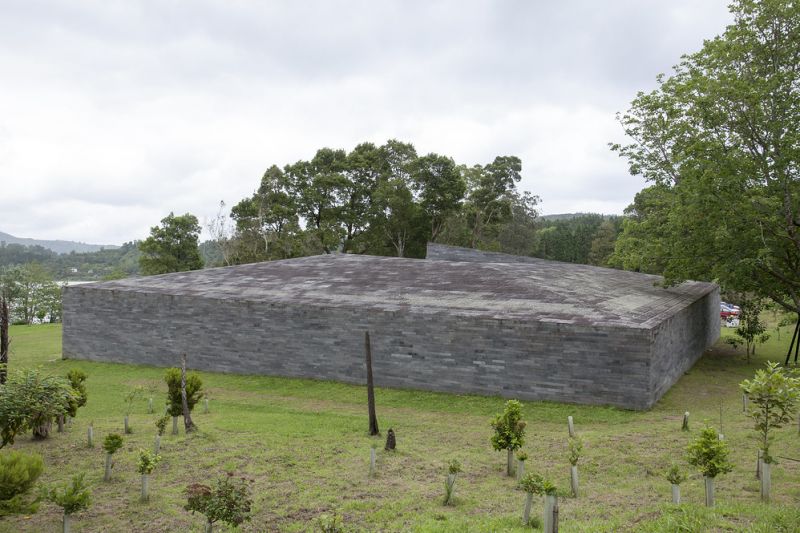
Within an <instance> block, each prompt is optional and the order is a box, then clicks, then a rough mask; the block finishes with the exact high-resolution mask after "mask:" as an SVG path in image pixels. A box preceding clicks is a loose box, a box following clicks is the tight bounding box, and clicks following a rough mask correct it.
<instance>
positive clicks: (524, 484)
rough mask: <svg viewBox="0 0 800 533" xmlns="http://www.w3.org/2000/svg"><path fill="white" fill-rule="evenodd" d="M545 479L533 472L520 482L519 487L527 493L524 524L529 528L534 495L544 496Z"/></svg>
mask: <svg viewBox="0 0 800 533" xmlns="http://www.w3.org/2000/svg"><path fill="white" fill-rule="evenodd" d="M544 485H545V479H544V478H543V477H542V476H541V475H539V474H534V473H533V472H531V473H530V474H526V475H525V476H523V477H522V479H520V481H519V486H520V488H521V489H522V490H524V491H525V507H524V510H523V511H522V524H523V525H525V526H527V525H528V524H529V523H530V521H531V506H532V504H533V495H534V494H538V495H542V494H544Z"/></svg>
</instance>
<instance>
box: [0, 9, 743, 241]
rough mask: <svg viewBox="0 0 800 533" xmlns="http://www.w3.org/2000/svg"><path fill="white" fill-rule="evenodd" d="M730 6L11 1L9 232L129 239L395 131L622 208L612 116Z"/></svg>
mask: <svg viewBox="0 0 800 533" xmlns="http://www.w3.org/2000/svg"><path fill="white" fill-rule="evenodd" d="M726 4H727V2H726V1H719V0H702V1H698V0H670V1H664V0H659V1H654V0H647V1H645V0H626V1H623V0H618V1H614V0H608V1H602V2H598V1H596V0H585V1H578V0H573V1H563V2H545V1H542V0H538V1H531V0H528V1H516V2H512V1H486V2H470V1H463V0H461V1H459V0H455V1H452V2H436V1H420V2H413V1H403V2H400V1H397V2H388V1H364V2H334V1H324V2H323V1H321V2H310V1H287V2H267V1H262V2H255V1H252V2H248V1H236V0H219V1H198V0H192V1H185V2H181V1H153V2H136V1H133V0H122V1H113V0H96V1H79V0H69V1H64V2H47V1H36V0H21V1H11V2H9V1H3V2H2V11H0V231H5V232H7V233H11V234H13V235H16V236H19V237H35V238H49V239H69V240H80V241H84V242H93V243H103V244H120V243H122V242H124V241H128V240H132V239H135V238H143V237H145V236H146V235H147V232H148V228H149V227H150V226H152V225H155V224H156V223H158V221H159V220H160V219H161V218H163V217H164V216H165V215H166V214H168V213H169V212H170V211H175V212H176V213H184V212H187V211H189V212H191V213H194V214H195V215H197V216H198V218H200V219H201V221H203V220H204V218H208V217H211V216H213V215H214V214H215V213H216V211H217V205H218V203H219V201H220V200H225V202H227V203H228V204H229V205H230V204H233V203H235V202H237V201H238V200H239V199H241V198H242V197H244V196H247V195H249V194H251V193H252V192H253V190H254V189H255V188H256V187H257V185H258V181H259V179H260V177H261V174H262V173H263V171H264V170H265V169H266V168H267V167H268V166H269V165H271V164H277V165H280V166H283V165H285V164H287V163H292V162H294V161H297V160H298V159H308V158H311V157H312V156H313V155H314V152H315V151H316V149H317V148H320V147H323V146H330V147H334V148H346V149H348V150H349V149H351V148H352V147H353V146H355V145H356V144H357V143H359V142H362V141H372V142H375V143H383V142H384V141H386V140H387V139H389V138H397V139H400V140H403V141H407V142H411V143H413V144H414V145H415V146H416V148H417V151H418V152H419V153H421V154H423V153H428V152H438V153H442V154H446V155H449V156H452V157H453V158H454V159H455V160H456V161H457V162H459V163H467V164H475V163H487V162H489V161H491V160H492V159H493V158H494V157H495V156H496V155H518V156H519V157H521V158H522V163H523V181H522V183H521V187H522V188H523V189H526V190H530V191H532V192H533V193H535V194H538V195H539V196H541V198H542V204H541V210H542V212H543V213H545V214H553V213H562V212H574V211H595V212H602V213H621V212H622V209H624V208H625V206H626V205H628V204H629V203H630V202H631V200H632V199H633V195H634V194H635V193H636V192H637V191H638V190H640V189H641V188H642V187H643V185H644V183H643V181H642V180H641V178H638V177H633V176H630V175H628V173H627V167H626V165H625V163H624V161H623V160H621V159H619V158H618V157H617V156H616V154H614V153H612V152H610V151H609V150H608V147H607V143H608V142H610V141H617V140H621V139H622V136H621V129H620V127H619V125H618V124H617V122H616V121H615V113H616V112H617V111H624V110H625V109H627V106H628V103H629V102H630V101H631V99H632V98H633V97H634V96H635V95H636V92H637V91H639V90H649V89H652V88H653V87H654V85H655V83H654V78H655V76H656V75H657V74H658V73H660V72H668V71H669V69H670V67H671V66H672V65H674V64H675V63H676V62H677V61H678V60H679V58H680V55H681V54H682V53H686V52H692V51H695V50H697V49H698V48H699V47H700V46H701V45H702V41H703V39H706V38H711V37H713V36H715V35H717V34H719V33H721V31H722V30H723V29H724V27H725V25H727V24H728V23H729V22H730V20H731V18H730V15H729V14H728V11H727V7H726Z"/></svg>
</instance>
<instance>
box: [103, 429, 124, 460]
mask: <svg viewBox="0 0 800 533" xmlns="http://www.w3.org/2000/svg"><path fill="white" fill-rule="evenodd" d="M120 448H122V436H120V435H118V434H116V433H110V434H108V435H106V438H105V439H103V449H104V450H105V451H106V453H107V454H109V455H114V454H115V453H116V452H117V450H119V449H120Z"/></svg>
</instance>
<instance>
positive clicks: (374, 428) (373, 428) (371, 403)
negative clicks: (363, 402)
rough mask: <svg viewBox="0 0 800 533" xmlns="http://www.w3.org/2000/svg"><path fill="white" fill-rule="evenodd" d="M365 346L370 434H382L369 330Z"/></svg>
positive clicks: (365, 333)
mask: <svg viewBox="0 0 800 533" xmlns="http://www.w3.org/2000/svg"><path fill="white" fill-rule="evenodd" d="M364 348H365V349H366V352H367V409H368V410H369V434H370V435H380V430H379V429H378V416H377V415H376V414H375V387H374V384H373V381H372V345H371V343H370V341H369V331H365V332H364Z"/></svg>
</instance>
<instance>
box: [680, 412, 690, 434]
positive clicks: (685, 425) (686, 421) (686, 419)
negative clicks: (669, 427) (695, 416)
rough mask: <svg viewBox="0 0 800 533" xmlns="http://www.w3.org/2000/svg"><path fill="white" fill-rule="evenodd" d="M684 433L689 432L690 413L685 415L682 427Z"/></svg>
mask: <svg viewBox="0 0 800 533" xmlns="http://www.w3.org/2000/svg"><path fill="white" fill-rule="evenodd" d="M681 430H682V431H689V411H686V412H685V413H683V425H681Z"/></svg>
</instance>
